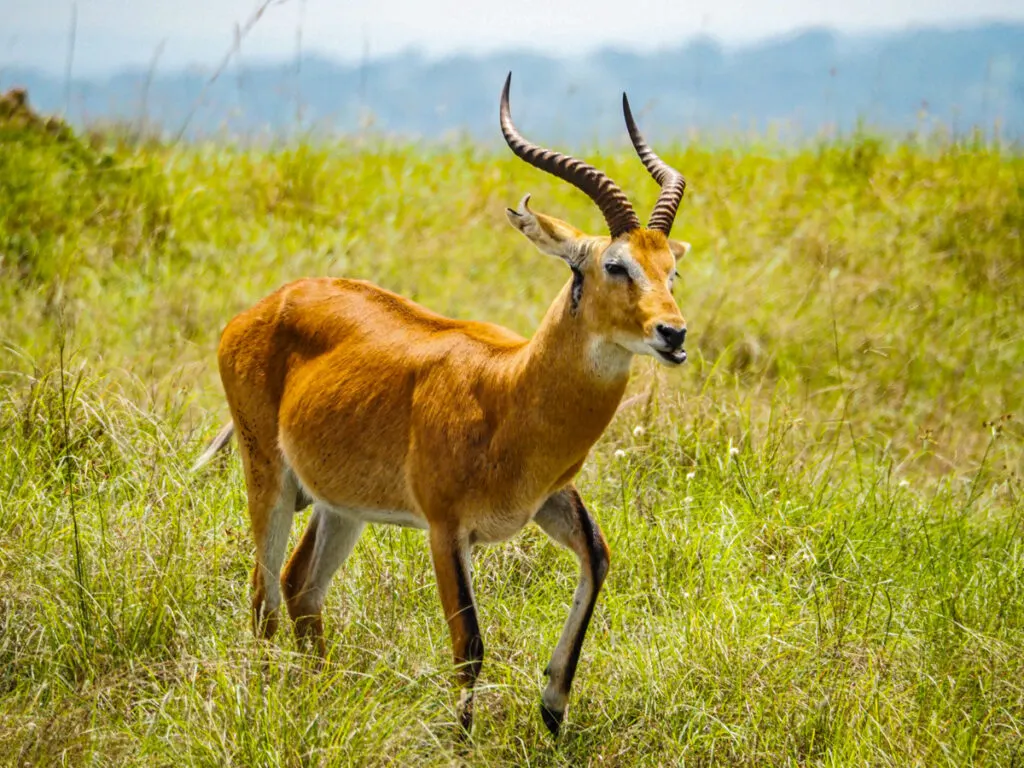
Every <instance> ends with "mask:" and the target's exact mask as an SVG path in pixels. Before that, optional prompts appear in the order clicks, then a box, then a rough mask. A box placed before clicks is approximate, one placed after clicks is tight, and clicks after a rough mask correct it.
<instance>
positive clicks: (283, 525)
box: [256, 470, 299, 616]
mask: <svg viewBox="0 0 1024 768" xmlns="http://www.w3.org/2000/svg"><path fill="white" fill-rule="evenodd" d="M298 488H299V486H298V483H296V482H295V478H294V477H293V476H292V473H291V472H290V471H289V470H285V472H284V477H282V478H281V490H280V492H279V493H278V494H277V501H276V502H275V503H274V508H273V509H272V510H271V511H270V519H269V520H268V522H267V535H266V537H264V539H263V547H262V549H261V551H259V552H257V553H256V562H257V563H258V564H259V572H260V579H261V580H262V586H263V595H264V611H265V615H266V616H270V615H271V614H273V613H274V612H275V611H276V610H277V609H278V608H279V607H280V605H281V566H282V565H284V556H285V550H286V549H287V548H288V534H289V533H291V530H292V520H294V518H295V494H296V493H297V492H298Z"/></svg>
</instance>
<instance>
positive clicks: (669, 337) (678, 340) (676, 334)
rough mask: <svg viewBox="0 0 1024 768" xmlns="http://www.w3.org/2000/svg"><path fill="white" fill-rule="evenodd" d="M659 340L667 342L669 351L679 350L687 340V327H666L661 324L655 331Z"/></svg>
mask: <svg viewBox="0 0 1024 768" xmlns="http://www.w3.org/2000/svg"><path fill="white" fill-rule="evenodd" d="M654 330H655V331H656V332H657V334H658V338H659V339H661V340H662V341H664V342H665V344H666V346H667V347H668V348H669V349H679V348H680V347H681V346H683V342H684V341H685V340H686V326H685V325H684V326H681V327H680V326H675V325H665V324H664V323H659V324H658V325H657V326H656V327H655V329H654Z"/></svg>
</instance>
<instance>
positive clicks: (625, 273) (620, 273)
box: [604, 261, 629, 277]
mask: <svg viewBox="0 0 1024 768" xmlns="http://www.w3.org/2000/svg"><path fill="white" fill-rule="evenodd" d="M604 271H605V272H607V273H608V274H609V275H611V276H612V277H629V270H628V269H626V268H625V267H624V266H622V265H621V264H619V263H618V262H616V261H609V262H608V263H607V264H605V265H604Z"/></svg>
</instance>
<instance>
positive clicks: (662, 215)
mask: <svg viewBox="0 0 1024 768" xmlns="http://www.w3.org/2000/svg"><path fill="white" fill-rule="evenodd" d="M622 113H623V114H624V115H625V116H626V129H627V130H628V131H629V140H630V141H632V142H633V148H634V149H636V153H637V154H638V155H640V160H641V161H642V162H643V164H644V166H645V167H646V168H647V170H648V172H649V173H650V174H651V176H653V177H654V180H655V181H656V182H658V183H659V184H660V185H661V194H660V195H658V202H657V203H655V204H654V210H653V211H651V218H650V220H649V221H648V222H647V228H648V229H657V230H658V231H660V232H664V233H665V235H666V236H667V235H668V234H669V232H671V231H672V222H673V221H675V218H676V210H678V208H679V203H680V201H682V199H683V192H684V191H685V190H686V179H684V178H683V174H681V173H680V172H679V171H677V170H676V169H675V168H673V167H672V166H670V165H669V164H668V163H666V162H665V161H664V160H662V159H661V158H660V157H658V156H657V155H656V154H654V150H653V149H651V148H650V147H649V146H647V142H646V141H644V137H643V136H641V135H640V129H639V128H637V127H636V122H635V121H634V120H633V113H632V112H631V111H630V109H629V99H627V98H626V94H625V93H623V94H622Z"/></svg>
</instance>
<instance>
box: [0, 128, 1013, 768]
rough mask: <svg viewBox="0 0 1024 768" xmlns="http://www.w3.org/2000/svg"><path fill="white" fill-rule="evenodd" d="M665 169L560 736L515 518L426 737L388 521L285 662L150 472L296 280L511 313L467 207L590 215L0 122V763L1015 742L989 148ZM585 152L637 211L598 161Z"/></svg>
mask: <svg viewBox="0 0 1024 768" xmlns="http://www.w3.org/2000/svg"><path fill="white" fill-rule="evenodd" d="M663 155H664V156H665V157H666V158H667V159H668V160H670V161H671V162H672V163H673V164H674V165H676V166H677V167H679V168H680V169H681V170H683V172H684V173H685V174H686V175H687V177H688V179H689V181H690V187H689V189H688V192H687V197H686V199H685V200H684V203H683V206H682V209H681V212H680V215H679V218H678V219H677V222H676V227H675V235H676V236H677V237H681V238H685V239H688V240H690V241H692V243H693V245H694V248H693V251H692V253H691V256H690V258H689V261H688V263H686V264H684V265H682V267H681V270H680V272H681V279H680V280H679V281H678V282H677V284H676V286H677V287H676V290H675V293H676V296H677V299H678V300H679V303H680V306H681V308H682V310H683V313H684V314H685V315H686V317H687V320H688V321H689V328H690V337H688V338H691V337H692V342H691V343H690V344H688V349H689V350H690V362H689V363H688V364H687V365H685V366H683V368H682V369H679V370H676V371H668V370H665V369H662V368H659V367H657V365H656V364H655V363H654V362H652V361H650V360H638V361H637V362H636V363H635V368H634V374H633V383H632V385H631V390H630V392H631V393H632V394H637V395H639V397H638V398H637V399H636V400H635V401H634V404H633V405H632V406H630V407H629V408H627V409H625V410H624V411H623V412H622V413H621V414H620V415H619V416H618V417H617V418H616V420H615V421H614V422H613V424H612V427H611V428H610V430H609V432H608V433H607V434H606V435H605V437H604V438H603V439H602V441H601V442H600V443H599V444H598V445H597V446H596V448H595V450H594V451H593V453H592V456H591V459H590V461H589V462H588V464H587V466H586V467H585V469H584V470H583V472H582V473H581V476H580V478H579V485H580V488H581V492H582V493H583V495H584V498H585V499H587V500H588V502H589V504H590V506H591V508H592V510H593V512H594V513H595V516H596V517H597V518H598V520H599V521H600V522H601V525H602V527H603V528H604V531H605V533H606V536H607V538H608V541H609V544H610V546H611V549H612V566H611V571H610V574H609V578H608V581H607V583H606V587H605V589H604V591H603V593H602V596H601V599H600V601H599V603H598V608H597V611H596V613H595V616H594V621H593V624H592V627H591V631H590V634H589V636H588V638H587V642H586V645H585V646H584V652H583V658H582V661H581V665H580V671H579V675H578V677H577V682H576V685H575V688H574V696H573V700H572V703H571V707H570V710H569V714H568V721H567V725H566V727H565V728H564V729H563V733H562V736H561V738H560V739H559V740H558V741H557V742H555V741H553V740H552V739H551V738H550V737H549V736H548V734H547V732H546V730H545V729H544V727H543V725H542V723H541V720H540V717H539V714H538V711H537V707H538V703H539V695H540V691H541V688H542V676H541V672H542V670H543V668H544V665H545V664H546V662H547V658H548V655H549V653H550V651H551V649H552V648H553V647H554V644H555V642H556V639H557V637H558V633H559V631H560V629H561V625H562V622H563V620H564V617H565V615H566V613H567V610H568V605H569V601H570V599H571V595H572V591H573V588H574V586H575V582H576V565H575V561H574V560H573V558H572V557H571V556H570V555H569V554H567V553H566V552H564V551H562V550H559V549H556V548H555V547H554V546H553V545H551V544H550V543H549V542H548V541H547V540H546V538H545V537H544V536H543V535H542V534H541V533H540V532H539V531H538V530H536V529H533V528H532V527H531V528H530V529H527V530H526V531H524V533H523V534H522V535H521V536H520V537H518V538H517V539H515V540H513V541H512V542H509V543H507V544H505V545H502V546H495V547H490V548H487V549H481V550H477V552H476V554H475V558H474V559H475V564H474V565H475V571H476V576H475V587H476V593H477V598H478V602H479V610H480V620H481V626H482V629H483V633H484V640H485V645H486V648H487V657H486V660H485V664H484V672H483V675H482V678H481V689H480V693H479V694H478V696H477V705H476V706H477V710H476V712H477V714H476V723H475V731H474V735H473V740H472V742H471V743H470V744H469V745H467V746H460V745H459V743H458V741H457V740H456V739H455V738H454V734H455V730H454V706H455V695H454V693H453V689H452V685H451V683H452V674H451V660H450V650H449V640H448V631H447V627H446V625H445V622H444V620H443V617H442V615H441V610H440V603H439V600H438V597H437V595H436V590H435V588H434V585H433V574H432V569H431V567H430V561H429V555H428V550H427V546H426V542H425V540H424V538H423V536H422V534H421V533H417V532H410V531H401V530H398V529H390V528H384V527H378V528H373V529H371V530H370V531H369V532H368V533H367V534H366V535H364V536H363V538H362V539H361V541H360V543H359V544H358V546H357V548H356V551H355V554H354V555H353V557H352V558H351V559H350V561H349V562H348V563H347V564H346V566H345V567H344V568H343V570H342V571H341V572H340V574H339V576H338V578H337V579H336V581H335V584H334V588H333V590H332V593H331V595H330V597H329V598H328V604H327V613H326V619H327V624H328V628H327V629H328V643H329V647H330V652H329V653H330V658H329V662H328V664H327V666H326V668H325V669H324V671H323V672H321V673H319V674H318V673H316V672H314V671H313V670H312V669H311V665H310V664H309V662H308V661H307V660H306V659H305V658H303V657H302V656H300V655H298V654H297V653H296V649H295V644H294V642H293V640H292V638H291V636H290V634H289V633H288V632H282V633H279V634H278V637H277V639H276V640H275V643H274V645H273V647H271V648H269V649H267V650H266V651H264V652H262V653H261V652H260V651H259V649H258V647H257V645H256V643H255V641H254V640H253V639H252V637H251V634H250V631H249V616H248V575H247V574H248V569H249V568H250V567H251V564H252V552H251V544H250V539H249V537H248V531H247V520H246V512H245V501H244V489H243V480H242V475H241V469H240V466H239V464H238V460H237V458H236V457H231V458H229V459H228V460H226V461H225V462H223V463H219V464H217V465H215V466H213V467H211V468H209V469H208V470H207V471H204V472H201V473H199V474H197V475H192V474H190V473H189V471H188V467H189V465H190V463H191V462H192V460H193V459H194V458H195V456H196V455H197V454H198V452H199V451H200V450H201V446H202V444H203V442H204V441H205V440H206V439H208V438H209V437H210V436H212V434H213V433H214V432H215V431H216V429H217V427H218V426H219V425H220V424H221V423H222V422H223V421H224V420H225V419H226V416H227V413H226V408H225V406H224V404H223V399H222V393H221V390H220V384H219V381H218V377H217V373H216V363H215V348H216V343H217V338H218V335H219V332H220V329H221V328H222V327H223V326H224V324H225V323H226V322H227V320H228V319H229V318H231V317H232V316H233V315H234V314H235V313H237V312H238V311H240V310H242V309H243V308H245V307H247V306H249V305H250V304H252V303H253V302H255V301H256V300H257V299H259V298H260V297H262V296H263V295H265V294H266V293H268V292H269V291H271V290H272V289H274V288H276V287H277V286H279V285H280V284H282V283H284V282H286V281H288V280H291V279H293V278H296V277H300V276H305V275H322V274H327V275H346V276H357V277H363V278H368V279H371V280H374V281H376V282H378V283H379V284H381V285H384V286H386V287H388V288H391V289H393V290H396V291H398V292H401V293H403V294H405V295H408V296H410V297H412V298H414V299H416V300H418V301H420V302H422V303H424V304H426V305H428V306H430V307H431V308H433V309H436V310H438V311H441V312H444V313H448V314H452V315H455V316H458V317H464V318H476V319H487V320H492V321H495V322H499V323H503V324H505V325H508V326H510V327H511V328H513V329H515V330H516V331H519V332H521V333H524V334H529V333H530V332H531V331H532V329H533V328H534V327H535V325H536V324H537V323H538V321H539V319H540V317H541V315H542V313H543V311H544V310H545V308H546V306H547V303H548V302H549V301H550V300H551V299H552V298H553V297H554V296H555V294H556V293H557V291H558V289H559V287H560V286H561V284H562V283H563V282H564V281H565V280H566V279H567V278H568V275H567V274H566V273H565V272H564V267H563V266H562V265H561V264H559V263H556V261H555V260H554V259H549V258H545V257H543V256H542V255H540V254H538V253H536V252H534V251H533V250H532V249H531V248H530V246H529V245H528V244H527V243H526V242H525V241H524V240H522V238H521V237H520V236H519V235H517V234H516V233H515V232H513V231H512V230H511V229H510V228H509V227H508V226H507V224H506V223H505V220H504V215H503V213H502V211H503V208H504V206H506V205H511V204H514V203H515V202H516V201H517V200H518V199H519V197H520V196H521V195H522V194H523V193H524V192H532V193H533V205H534V207H535V208H536V209H537V210H539V211H543V212H547V213H551V214H553V215H556V216H560V217H563V218H567V219H569V220H571V221H572V222H574V223H575V224H576V225H577V226H580V227H582V228H585V229H589V230H591V231H595V232H599V231H602V221H601V218H600V213H599V212H598V211H597V209H596V208H594V207H593V206H592V205H591V204H590V203H589V202H588V201H587V200H586V199H585V198H584V197H583V196H582V195H580V194H579V193H577V192H575V191H573V190H571V189H568V188H567V187H566V185H564V184H560V183H559V182H557V181H555V180H553V179H551V178H550V177H547V176H545V175H543V174H541V173H539V172H537V171H534V170H532V169H529V168H528V167H526V166H525V165H523V164H522V163H520V162H518V161H516V160H514V159H513V158H512V157H511V155H510V153H507V152H500V153H492V152H485V151H483V150H478V149H474V148H473V147H470V146H461V145H456V146H450V147H442V148H423V147H412V146H402V145H397V146H396V145H389V144H386V143H381V142H370V143H366V144H363V143H360V142H358V141H355V140H351V141H346V142H342V143H336V144H329V145H328V144H325V145H310V144H290V145H287V146H283V147H280V148H273V149H248V148H242V147H232V146H228V145H217V146H214V145H203V146H162V145H160V144H147V143H138V142H136V143H131V142H122V143H120V144H118V143H116V142H113V141H112V140H110V139H107V140H105V141H102V140H96V141H94V142H92V143H90V142H89V141H88V140H86V139H80V138H78V137H75V136H73V135H71V134H69V133H67V132H62V131H59V130H52V131H50V132H47V131H45V130H42V129H40V128H39V127H38V126H36V127H33V126H30V125H27V124H26V122H25V121H18V120H8V121H7V122H5V123H0V260H2V261H0V341H2V344H3V349H2V350H0V369H2V373H0V382H2V390H0V438H2V442H0V485H2V488H0V762H2V763H6V764H10V765H19V766H20V765H46V766H50V765H58V764H68V765H85V764H93V765H116V764H146V765H150V764H152V765H175V766H181V765H227V764H230V765H335V764H370V765H375V764H376V765H380V764H399V765H411V764H431V765H438V764H442V765H443V764H452V763H460V762H462V761H465V762H467V763H471V764H493V765H508V764H530V765H580V764H593V765H598V764H600V765H623V766H624V765H664V764H676V763H679V764H683V763H685V764H688V765H710V764H726V765H786V764H791V765H864V764H871V765H898V766H909V765H920V766H939V765H965V764H978V765H982V764H984V765H1000V766H1010V765H1022V764H1024V654H1022V645H1024V581H1022V579H1024V530H1022V523H1024V501H1022V499H1021V493H1022V472H1024V452H1022V447H1024V429H1022V426H1021V424H1020V421H1019V419H1014V417H1013V415H1012V414H1013V412H1014V411H1019V410H1020V408H1021V397H1022V393H1024V245H1022V242H1024V238H1022V234H1024V231H1022V230H1024V157H1022V156H1021V155H1020V154H1019V153H1018V152H1015V151H1011V150H1008V149H1006V148H1002V149H1000V148H998V147H993V146H990V145H986V144H969V143H968V144H965V143H960V144H950V143H948V142H942V141H933V142H926V141H919V140H913V139H908V140H907V141H906V142H904V143H889V142H881V141H877V140H874V139H871V138H870V137H857V138H851V139H848V140H845V141H840V142H833V143H826V144H822V145H821V146H813V147H807V148H804V149H798V150H797V149H790V150H783V149H780V148H777V147H772V146H759V145H757V144H753V143H748V144H746V145H744V146H742V147H737V148H729V147H728V146H723V147H720V148H716V149H705V148H702V146H701V144H700V143H694V144H692V145H690V146H685V147H684V146H677V147H674V148H667V150H666V151H664V152H663ZM591 157H593V158H594V159H596V161H597V162H598V164H599V165H601V166H603V167H604V168H605V169H607V170H608V171H609V172H610V174H611V175H612V176H613V177H614V178H616V179H617V180H618V181H619V182H620V183H621V184H622V185H623V187H624V188H625V189H626V190H627V191H628V192H629V193H630V194H631V196H632V197H633V199H634V201H635V202H636V203H637V205H638V207H639V208H640V210H642V211H644V212H646V211H647V210H649V206H650V205H651V204H652V203H653V201H654V199H655V197H656V195H657V188H656V186H655V185H654V183H653V182H652V181H651V180H650V179H649V178H648V177H647V176H646V175H645V172H644V170H643V168H642V166H641V165H640V163H639V162H638V161H637V160H636V159H635V157H633V156H631V155H630V154H629V153H628V152H625V151H609V152H605V153H603V154H602V153H596V157H595V156H594V155H591ZM300 517H302V518H304V517H305V515H304V514H303V515H300ZM297 530H300V529H299V528H298V527H297ZM264 661H265V662H266V663H265V664H264Z"/></svg>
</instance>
